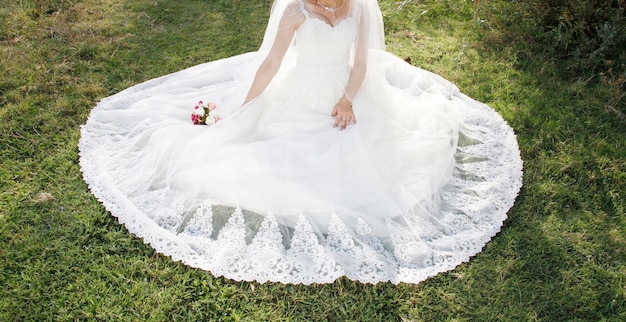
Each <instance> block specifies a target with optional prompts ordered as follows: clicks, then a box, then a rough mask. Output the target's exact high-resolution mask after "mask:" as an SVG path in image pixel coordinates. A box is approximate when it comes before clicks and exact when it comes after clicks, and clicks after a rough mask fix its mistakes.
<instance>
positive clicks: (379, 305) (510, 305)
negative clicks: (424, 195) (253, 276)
mask: <svg viewBox="0 0 626 322" xmlns="http://www.w3.org/2000/svg"><path fill="white" fill-rule="evenodd" d="M492 2H497V1H492ZM380 5H381V9H382V11H383V14H384V21H385V24H386V26H385V31H386V34H387V44H388V47H387V48H388V50H389V51H391V52H392V53H394V54H396V55H398V56H400V57H402V58H407V59H410V61H411V63H412V64H414V65H416V66H419V67H421V68H424V69H427V70H431V71H434V72H436V73H438V74H440V75H442V76H443V77H445V78H447V79H449V80H451V81H452V82H454V83H455V84H457V85H458V86H459V88H460V89H461V91H463V92H464V93H466V94H468V95H469V96H471V97H474V98H476V99H478V100H480V101H482V102H485V103H487V104H489V105H490V106H492V107H493V108H495V109H496V110H497V111H498V112H499V113H501V114H502V115H503V117H504V118H505V119H506V120H507V122H509V124H510V125H511V126H512V127H513V128H514V129H515V132H516V133H517V135H518V140H519V144H520V149H521V154H522V158H523V159H524V162H525V163H524V168H525V175H524V187H523V188H522V191H521V193H520V195H519V197H518V199H517V202H516V204H515V206H514V207H513V208H512V209H511V210H510V212H509V218H508V220H507V221H506V222H505V225H504V226H503V228H502V231H501V232H500V233H499V234H498V235H497V236H496V237H495V238H494V239H493V240H492V241H491V242H490V243H489V244H487V246H486V247H485V249H484V251H483V252H481V253H480V254H478V255H477V256H475V257H473V258H472V260H471V261H470V262H469V263H465V264H463V265H460V266H459V267H457V268H456V269H455V270H453V271H450V272H447V273H445V274H440V275H438V276H436V277H433V278H430V279H428V280H426V281H425V282H422V283H420V284H418V285H410V284H400V285H393V284H390V283H380V284H377V285H367V284H360V283H355V282H352V281H350V280H347V279H340V280H338V281H336V282H335V283H333V284H327V285H312V286H302V285H283V284H275V283H267V284H258V283H247V282H235V281H231V280H227V279H224V278H216V277H214V276H212V275H211V274H210V273H207V272H205V271H201V270H198V269H193V268H189V267H186V266H184V265H182V264H180V263H177V262H173V261H172V260H170V259H169V258H167V257H165V256H162V255H159V254H156V253H155V252H154V251H153V250H152V249H151V248H150V247H148V246H146V245H144V244H143V242H142V241H141V240H140V239H138V238H135V237H134V236H132V235H130V234H129V233H128V231H127V230H126V229H125V228H124V227H123V226H121V225H120V224H118V223H117V221H116V220H115V218H113V217H112V216H111V215H110V214H109V213H107V212H106V211H105V209H104V207H103V206H102V205H101V204H100V203H99V202H98V201H97V200H96V199H95V198H94V197H93V196H92V195H91V193H90V192H89V190H88V188H87V185H86V184H85V183H84V182H83V181H82V176H81V172H80V169H79V166H78V149H77V143H78V140H79V137H80V125H81V124H83V123H85V121H86V120H87V117H88V116H89V112H90V110H91V109H92V108H93V107H94V106H95V104H96V103H97V102H98V101H99V100H100V99H102V98H104V97H106V96H109V95H112V94H114V93H117V92H119V91H121V90H123V89H125V88H127V87H129V86H132V85H134V84H137V83H139V82H142V81H145V80H149V79H151V78H154V77H158V76H161V75H165V74H168V73H171V72H174V71H177V70H180V69H182V68H185V67H189V66H193V65H196V64H199V63H203V62H206V61H211V60H216V59H219V58H224V57H229V56H232V55H235V54H239V53H243V52H248V51H253V50H255V49H256V48H257V47H258V46H259V45H260V42H261V37H262V34H263V29H264V25H265V22H266V19H267V17H268V15H269V7H270V0H211V1H208V0H207V1H202V0H185V1H179V0H150V1H148V0H98V1H96V0H75V1H69V0H24V1H15V0H0V75H1V77H0V162H1V163H0V321H23V320H33V321H45V320H83V319H84V320H136V321H143V320H164V321H171V320H190V321H196V320H224V321H237V320H259V321H263V320H293V321H299V320H329V321H338V320H366V321H370V320H371V321H377V320H380V321H383V320H384V321H397V320H410V321H412V320H416V321H421V320H424V321H439V320H458V321H465V320H468V321H469V320H471V321H474V320H479V321H481V320H483V321H488V320H542V321H564V320H568V321H569V320H589V321H599V320H606V321H623V320H626V157H625V154H626V152H625V151H626V120H625V119H624V113H625V112H626V108H625V105H626V102H625V101H626V100H624V99H622V98H623V92H624V81H623V76H622V75H620V74H618V73H613V72H607V73H604V74H602V75H600V74H597V75H591V76H589V77H572V76H571V75H569V74H567V75H568V76H564V75H566V73H564V71H563V68H564V65H563V64H561V63H560V62H558V61H555V60H553V59H550V58H549V57H544V56H542V55H541V54H540V53H539V54H537V53H536V52H531V51H524V50H523V43H522V44H521V45H520V44H517V45H516V46H512V45H507V43H503V42H499V41H498V39H502V38H503V35H501V34H499V32H500V31H499V30H497V29H494V25H493V24H490V21H488V20H484V19H482V17H481V16H480V12H479V11H476V10H475V8H474V7H473V5H472V3H471V2H470V1H463V0H437V1H435V0H430V1H428V0H424V1H417V0H415V1H409V0H402V1H400V0H380ZM483 5H485V4H483ZM620 77H621V78H620Z"/></svg>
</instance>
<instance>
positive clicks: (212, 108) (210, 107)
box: [209, 103, 217, 111]
mask: <svg viewBox="0 0 626 322" xmlns="http://www.w3.org/2000/svg"><path fill="white" fill-rule="evenodd" d="M216 108H217V105H215V103H209V109H210V110H211V111H212V110H214V109H216Z"/></svg>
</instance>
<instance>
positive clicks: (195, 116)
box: [191, 101, 221, 125]
mask: <svg viewBox="0 0 626 322" xmlns="http://www.w3.org/2000/svg"><path fill="white" fill-rule="evenodd" d="M215 109H217V105H215V103H207V104H204V103H203V102H202V101H199V102H198V104H196V106H194V107H193V113H191V122H193V124H194V125H212V124H215V123H217V122H219V121H220V120H221V118H220V117H218V116H216V115H215Z"/></svg>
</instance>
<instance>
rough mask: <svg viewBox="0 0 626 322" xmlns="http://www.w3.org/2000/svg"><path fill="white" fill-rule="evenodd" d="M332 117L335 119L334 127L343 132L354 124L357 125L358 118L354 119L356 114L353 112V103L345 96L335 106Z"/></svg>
mask: <svg viewBox="0 0 626 322" xmlns="http://www.w3.org/2000/svg"><path fill="white" fill-rule="evenodd" d="M331 116H333V117H334V118H335V125H334V127H339V129H341V130H343V129H345V128H346V127H347V126H348V125H349V124H350V123H352V122H354V123H356V117H354V112H353V111H352V103H351V102H350V101H349V100H348V99H347V98H346V97H345V96H342V97H341V99H340V100H339V102H338V103H337V104H336V105H335V108H333V113H332V114H331Z"/></svg>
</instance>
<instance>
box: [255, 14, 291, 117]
mask: <svg viewBox="0 0 626 322" xmlns="http://www.w3.org/2000/svg"><path fill="white" fill-rule="evenodd" d="M289 10H290V9H289V8H287V10H286V11H289ZM301 23H302V22H301V21H294V16H293V14H288V13H285V14H284V15H283V17H282V18H281V22H280V25H281V27H280V28H279V29H278V31H277V33H276V38H275V39H274V43H273V44H272V48H271V49H270V51H269V53H268V54H267V57H265V59H264V60H263V62H262V63H261V65H260V66H259V69H257V72H256V75H255V76H254V81H253V82H252V86H251V87H250V90H249V91H248V96H246V99H245V100H244V101H243V105H246V104H247V103H248V102H250V101H251V100H252V99H254V98H255V97H257V96H259V95H260V94H261V93H263V91H264V90H265V88H266V87H267V85H269V83H270V82H271V81H272V79H273V78H274V76H275V75H276V73H277V72H278V69H279V68H280V64H281V63H282V61H283V58H284V57H285V53H286V52H287V49H288V48H289V45H290V44H291V40H292V39H293V35H294V34H295V32H296V30H297V29H298V27H299V26H300V24H301Z"/></svg>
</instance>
